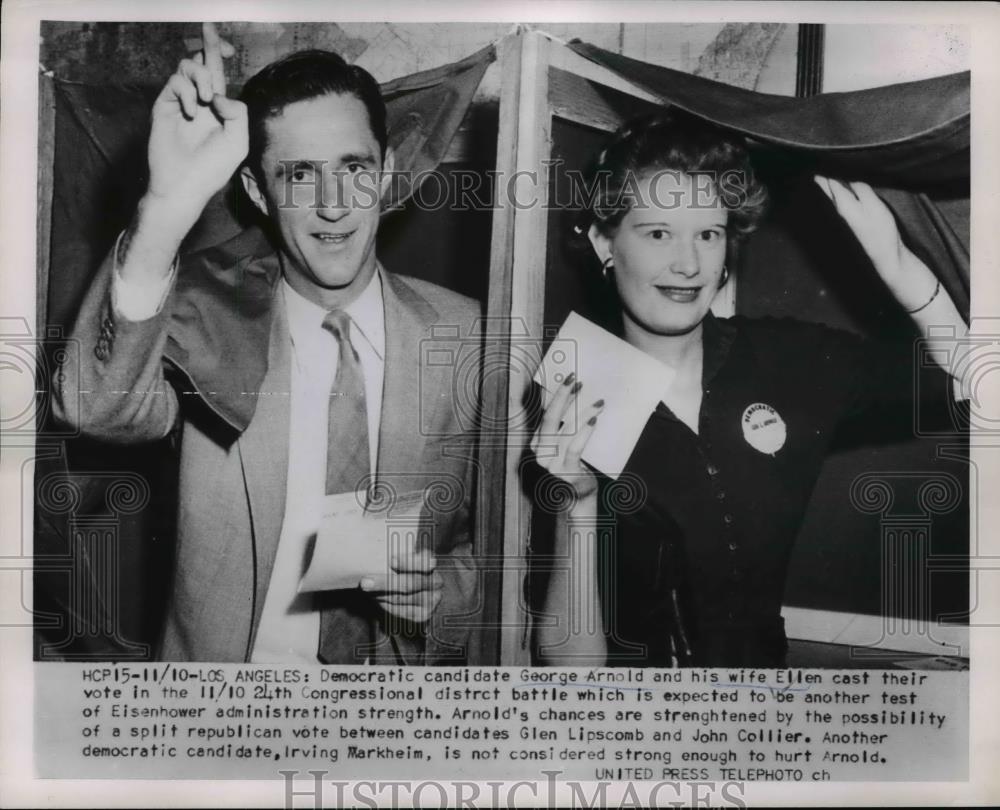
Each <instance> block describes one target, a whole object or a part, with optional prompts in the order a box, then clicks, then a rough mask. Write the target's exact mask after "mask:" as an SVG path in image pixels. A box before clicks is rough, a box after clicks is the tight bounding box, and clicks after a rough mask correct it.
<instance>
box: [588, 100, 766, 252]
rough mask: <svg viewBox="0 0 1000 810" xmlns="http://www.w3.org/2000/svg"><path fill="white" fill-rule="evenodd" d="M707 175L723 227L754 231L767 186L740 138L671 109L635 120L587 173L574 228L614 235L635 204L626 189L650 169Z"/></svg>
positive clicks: (739, 233) (737, 235) (738, 232)
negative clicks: (723, 213) (724, 212)
mask: <svg viewBox="0 0 1000 810" xmlns="http://www.w3.org/2000/svg"><path fill="white" fill-rule="evenodd" d="M659 171H663V172H676V173H681V174H686V175H691V176H695V175H697V176H707V177H709V178H711V179H712V180H713V183H712V185H713V187H714V191H715V192H716V193H717V194H718V195H719V196H720V198H721V200H722V204H723V206H724V207H725V208H727V209H728V210H729V223H728V227H727V231H728V233H729V236H730V238H731V239H732V240H740V239H742V238H743V237H745V236H747V235H748V234H750V233H752V232H753V231H754V230H756V228H757V225H758V224H759V222H760V220H761V218H762V217H763V215H764V212H765V210H766V208H767V199H768V195H767V188H766V187H765V186H764V184H763V183H761V182H760V181H759V180H758V179H757V177H756V175H755V174H754V170H753V166H752V165H751V163H750V157H749V154H748V152H747V148H746V144H745V142H744V139H743V138H742V137H741V136H738V135H734V134H732V133H730V132H727V131H726V130H724V129H721V128H720V127H717V126H715V125H714V124H710V123H708V122H707V121H704V120H702V119H700V118H697V117H695V116H693V115H691V114H690V113H685V112H683V111H682V110H678V109H677V108H675V107H671V108H668V109H666V110H662V111H658V112H655V113H652V114H648V115H644V116H641V117H639V118H635V119H633V120H631V121H629V122H627V123H626V124H624V125H623V126H622V127H620V128H619V129H618V131H617V132H615V134H614V135H613V136H612V138H611V140H610V141H609V142H608V143H607V145H606V146H605V147H604V149H602V150H601V151H600V152H599V153H598V154H597V156H596V158H595V159H594V161H593V162H592V163H591V165H590V167H589V168H588V171H587V174H586V189H587V190H588V198H587V200H586V203H585V207H584V210H583V212H582V216H581V217H580V219H579V221H578V222H577V225H576V227H575V228H574V230H575V231H576V233H577V234H581V235H586V233H587V231H588V230H589V228H590V226H591V225H596V226H597V229H598V231H600V232H601V233H602V234H603V235H605V236H613V235H614V232H615V231H616V230H617V228H618V226H619V225H620V224H621V221H622V219H623V218H624V217H625V215H626V214H627V213H628V211H629V210H630V209H631V207H632V205H633V204H634V200H633V199H632V196H631V194H630V193H629V190H630V188H632V187H634V184H635V183H636V182H637V181H638V180H640V179H642V178H643V177H646V176H648V175H649V174H651V173H655V172H659Z"/></svg>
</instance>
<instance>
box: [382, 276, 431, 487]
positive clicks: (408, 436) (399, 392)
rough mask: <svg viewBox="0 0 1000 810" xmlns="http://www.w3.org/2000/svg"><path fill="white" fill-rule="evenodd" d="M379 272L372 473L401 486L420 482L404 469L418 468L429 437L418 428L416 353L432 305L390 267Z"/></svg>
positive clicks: (414, 470) (417, 361)
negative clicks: (380, 364)
mask: <svg viewBox="0 0 1000 810" xmlns="http://www.w3.org/2000/svg"><path fill="white" fill-rule="evenodd" d="M382 278H383V279H384V280H385V284H384V285H383V289H382V297H383V301H384V307H385V381H384V384H383V391H382V416H381V425H380V427H379V443H378V465H377V467H378V468H377V471H376V473H377V478H378V480H379V481H383V482H385V483H387V484H391V485H392V486H393V487H394V488H395V489H396V490H397V491H403V488H405V489H414V488H417V487H419V486H421V484H420V483H419V482H417V481H416V480H408V476H407V475H406V474H407V473H415V472H419V471H420V470H421V467H422V459H423V453H424V446H425V444H426V441H427V439H426V436H425V435H424V434H425V431H424V430H421V398H420V382H421V381H420V373H421V363H420V354H421V341H422V340H423V339H425V338H426V337H427V329H428V326H429V324H431V323H433V321H434V318H435V316H436V311H435V310H434V308H433V307H432V306H431V305H430V304H429V303H428V302H427V301H426V300H425V299H424V298H422V297H421V296H419V295H417V293H416V292H414V291H413V290H412V289H411V288H410V287H408V286H407V285H406V284H405V283H404V282H403V281H401V280H399V279H398V278H397V277H395V276H393V275H392V274H391V273H383V275H382ZM424 416H425V417H427V414H425V415H424ZM424 421H425V423H426V418H425V420H424Z"/></svg>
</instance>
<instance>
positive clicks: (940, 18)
mask: <svg viewBox="0 0 1000 810" xmlns="http://www.w3.org/2000/svg"><path fill="white" fill-rule="evenodd" d="M150 12H152V13H150ZM206 12H209V13H208V14H207V17H209V18H211V19H214V20H218V21H229V20H254V21H261V22H268V21H270V22H279V21H289V20H295V21H296V22H307V21H317V22H318V21H330V20H331V19H333V20H335V21H337V22H341V21H357V22H362V21H372V20H373V16H374V15H373V13H372V11H371V9H370V7H369V8H367V9H366V8H365V7H364V6H363V5H362V4H360V3H349V2H344V0H336V1H334V0H321V2H303V0H299V1H298V2H288V3H282V4H280V5H279V4H278V3H276V2H261V1H260V0H258V1H257V2H234V0H228V2H227V1H224V0H220V1H219V2H215V3H213V4H211V6H208V5H206V4H205V3H204V2H191V1H190V0H173V1H172V2H170V3H157V4H155V5H151V6H146V7H143V6H140V5H139V4H137V3H135V2H134V0H133V2H122V1H121V0H105V1H104V2H96V1H95V2H89V1H88V0H81V1H80V2H75V1H73V2H67V1H63V2H60V1H59V0H49V1H48V2H46V0H38V1H37V2H31V3H29V2H24V1H23V0H8V2H6V3H4V4H3V9H2V14H3V26H2V33H0V37H2V40H0V48H2V51H0V52H2V64H0V94H2V108H3V115H2V116H0V146H2V149H0V178H2V192H0V194H2V196H0V317H11V316H15V317H23V318H25V319H26V320H27V322H28V323H29V324H30V325H32V327H33V326H34V319H35V225H36V217H35V195H34V193H33V190H34V189H35V188H36V182H37V181H36V178H37V173H36V144H37V121H38V116H37V99H38V92H37V89H38V81H37V70H38V68H37V63H38V54H39V51H38V47H39V41H38V23H39V21H40V20H42V19H65V20H73V19H76V20H116V21H129V20H136V21H139V20H151V19H155V20H156V21H193V20H202V19H206ZM378 16H379V19H378V20H375V21H379V22H381V21H400V22H403V21H407V22H418V21H426V22H435V21H436V22H472V21H480V22H498V21H499V22H502V21H510V22H511V23H514V22H532V23H543V22H647V23H648V22H717V21H733V22H751V21H752V22H770V21H774V22H812V23H852V22H860V21H862V20H863V21H864V22H865V23H868V24H871V23H878V22H882V23H896V24H899V23H914V24H920V23H924V24H963V23H964V24H969V25H970V26H971V28H972V36H973V40H972V70H973V73H972V93H973V96H972V97H973V124H974V131H973V145H972V245H973V247H972V258H973V264H972V267H973V270H972V277H973V278H972V285H973V290H974V293H975V296H974V298H973V302H972V312H973V317H974V320H975V319H983V318H991V319H992V318H997V319H998V320H997V325H998V326H1000V228H998V227H997V223H998V222H1000V205H998V202H1000V105H997V104H996V99H997V97H998V96H1000V75H998V74H1000V6H997V5H994V4H990V3H959V2H955V3H944V2H941V3H907V4H901V3H875V2H873V3H855V2H844V3H833V4H827V3H775V2H772V3H751V2H710V3H662V2H629V3H609V2H606V0H605V1H604V2H582V1H577V0H573V1H572V2H571V1H570V0H551V2H546V3H539V2H537V0H534V2H522V1H520V0H518V1H517V2H514V1H508V0H502V1H501V2H498V1H497V0H493V1H492V2H479V3H474V2H470V1H469V0H466V2H442V0H437V1H436V2H430V1H428V2H422V3H420V4H419V5H417V4H413V3H406V2H401V1H400V0H382V2H381V3H380V6H379V15H378ZM992 331H994V332H1000V329H997V330H992ZM25 376H26V377H27V376H28V375H25ZM994 376H998V375H994ZM24 382H25V384H26V385H27V386H29V388H25V389H17V390H13V389H10V390H7V391H2V392H0V408H4V407H5V406H6V407H11V406H12V405H13V404H14V403H17V402H23V401H24V399H23V398H24V396H25V395H26V394H27V395H29V396H30V393H31V389H33V387H34V386H33V381H32V380H30V379H26V380H25V381H24ZM991 388H992V389H993V390H991V391H990V395H991V397H996V396H997V394H998V389H1000V385H998V384H997V383H996V382H994V381H991ZM996 402H997V400H996V399H993V400H992V401H991V404H990V407H989V412H990V413H996V412H997V408H996ZM973 443H974V444H976V439H975V437H973ZM29 452H30V450H27V449H25V450H22V449H11V448H6V447H5V448H4V451H3V456H2V457H0V556H9V555H18V554H20V553H21V549H25V550H28V549H30V548H31V542H32V538H31V534H32V531H31V526H32V524H31V520H30V518H29V517H27V516H28V515H30V509H31V505H30V504H24V503H21V498H22V493H21V486H20V476H21V469H20V467H21V458H23V457H24V456H25V455H26V454H27V453H29ZM997 455H998V454H997V452H996V451H995V450H994V451H992V452H991V451H990V449H988V448H985V447H974V449H973V462H974V463H975V464H976V465H977V466H978V469H979V475H980V493H989V492H993V493H996V492H998V491H1000V462H998V459H997V458H996V456H997ZM28 497H29V498H30V493H28ZM979 507H980V511H979V515H978V519H979V537H980V540H981V546H982V550H983V552H984V553H986V554H990V553H992V555H993V556H994V557H997V558H998V559H1000V549H998V541H1000V531H997V529H998V528H1000V502H998V500H997V499H996V498H995V497H990V498H987V497H982V498H981V499H980V500H979ZM25 509H27V510H28V512H25V511H24V510H25ZM22 517H23V518H24V519H23V520H22ZM22 533H23V534H22ZM987 565H988V563H986V564H984V565H983V567H984V568H985V567H987ZM989 575H990V574H989V572H987V573H986V576H989ZM2 576H3V577H4V578H6V577H9V576H12V575H11V574H9V573H7V574H2ZM971 576H972V577H976V576H977V574H976V572H975V571H973V573H972V575H971ZM994 576H995V574H994ZM24 584H25V588H26V593H27V595H28V597H29V598H30V586H31V582H30V577H25V578H24ZM972 585H973V588H974V586H975V583H972ZM971 592H972V593H978V595H979V604H978V605H977V615H978V616H979V617H980V620H981V621H983V622H988V621H992V623H993V624H994V625H1000V588H993V589H992V591H990V590H989V589H986V588H978V589H974V590H972V591H971ZM19 602H20V597H19V594H16V593H10V592H9V591H8V592H4V591H3V590H2V589H0V609H2V610H3V611H4V612H5V613H6V612H7V611H8V610H10V611H12V612H17V611H18V610H19V608H18V603H19ZM7 615H10V614H7ZM970 640H971V649H972V669H971V673H970V678H971V680H970V689H971V695H972V701H971V703H972V708H971V711H970V718H969V722H970V737H969V739H970V781H969V782H968V783H951V782H949V783H924V782H912V783H911V782H907V783H837V784H836V785H831V784H803V783H799V784H757V783H749V784H747V786H746V792H745V794H744V796H745V798H746V800H747V801H748V803H749V804H750V805H751V806H753V805H758V804H762V803H768V804H772V805H790V806H791V805H794V806H801V805H805V804H833V803H838V804H873V805H879V804H903V803H910V804H920V805H928V804H970V805H982V804H988V803H996V802H1000V769H998V768H997V767H996V763H998V762H1000V701H998V699H997V696H996V690H997V683H998V682H1000V643H998V642H1000V630H998V627H997V626H994V627H977V626H973V627H971V628H970ZM31 651H32V633H31V628H30V627H26V628H18V629H11V628H3V629H0V722H2V728H0V805H2V806H5V807H14V806H55V807H86V806H96V805H104V806H109V807H129V806H142V807H167V806H217V807H243V806H263V805H264V804H271V805H276V806H282V803H283V795H284V786H283V785H282V783H280V782H273V783H271V782H263V781H253V782H229V781H227V782H206V781H170V782H165V781H131V780H126V781H119V782H114V783H109V782H105V781H91V780H80V781H69V780H66V781H55V780H34V779H32V778H31V774H32V770H33V766H32V758H33V744H32V729H33V721H32V716H33V695H32V688H31V683H32V654H31ZM272 785H273V793H272V792H271V790H272V787H271V786H272ZM486 795H489V794H488V792H487V794H486ZM540 795H543V794H540ZM615 795H616V794H615V792H614V791H609V794H608V796H609V801H611V800H614V797H615Z"/></svg>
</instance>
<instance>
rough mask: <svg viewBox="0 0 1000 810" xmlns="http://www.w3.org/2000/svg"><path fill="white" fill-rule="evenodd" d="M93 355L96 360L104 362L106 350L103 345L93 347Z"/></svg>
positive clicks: (106, 354)
mask: <svg viewBox="0 0 1000 810" xmlns="http://www.w3.org/2000/svg"><path fill="white" fill-rule="evenodd" d="M94 355H95V356H96V357H97V359H98V360H105V359H107V356H108V348H107V346H105V345H104V344H103V343H99V344H98V345H97V346H95V347H94Z"/></svg>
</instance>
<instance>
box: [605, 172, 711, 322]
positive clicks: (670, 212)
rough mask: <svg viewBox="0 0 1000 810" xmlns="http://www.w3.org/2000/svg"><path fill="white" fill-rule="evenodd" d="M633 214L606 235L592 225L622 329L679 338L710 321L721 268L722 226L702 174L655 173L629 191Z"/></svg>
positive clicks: (644, 178) (708, 178) (638, 181)
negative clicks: (607, 264) (610, 266)
mask: <svg viewBox="0 0 1000 810" xmlns="http://www.w3.org/2000/svg"><path fill="white" fill-rule="evenodd" d="M631 192H632V196H633V202H634V204H633V205H632V207H631V209H630V210H629V211H628V213H626V214H625V216H624V217H623V218H622V221H621V223H620V224H619V225H618V228H617V230H616V231H615V232H614V234H613V235H611V236H604V235H603V234H601V233H600V232H599V231H598V229H597V228H596V226H594V227H592V228H591V230H590V240H591V243H592V244H593V246H594V250H595V251H596V252H597V255H598V257H599V258H600V259H601V261H602V262H604V261H605V260H606V259H607V258H609V257H610V258H611V259H612V261H613V262H614V279H615V284H616V286H617V288H618V295H619V297H620V298H621V302H622V307H623V309H624V313H623V315H624V318H625V321H626V325H629V324H631V325H633V326H635V327H638V328H639V329H641V330H643V331H645V332H648V333H650V334H655V335H682V334H686V333H688V332H690V331H691V330H692V329H694V328H696V327H697V326H698V325H699V324H700V323H701V322H702V320H703V319H704V317H705V316H706V315H707V314H708V310H709V307H710V306H711V304H712V300H713V299H714V298H715V295H716V293H717V292H718V290H719V280H720V278H721V276H722V270H723V266H724V265H725V262H726V225H727V223H728V219H729V212H728V211H727V209H726V208H724V207H723V205H722V202H721V200H720V198H719V195H718V192H717V190H716V187H715V183H714V181H713V180H712V178H711V177H709V176H708V175H687V174H682V173H678V172H668V171H663V172H655V173H652V174H647V175H645V176H642V177H640V178H639V179H638V180H637V181H636V182H635V183H634V185H633V187H632V188H631Z"/></svg>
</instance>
